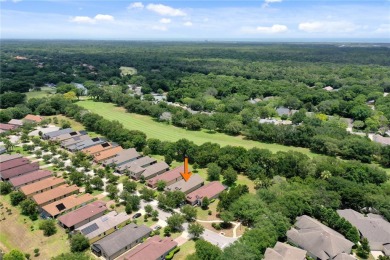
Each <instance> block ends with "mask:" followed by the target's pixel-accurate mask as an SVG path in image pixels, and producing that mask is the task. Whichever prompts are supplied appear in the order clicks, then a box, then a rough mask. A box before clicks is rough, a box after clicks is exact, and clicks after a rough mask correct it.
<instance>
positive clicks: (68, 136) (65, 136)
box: [51, 130, 88, 142]
mask: <svg viewBox="0 0 390 260" xmlns="http://www.w3.org/2000/svg"><path fill="white" fill-rule="evenodd" d="M86 134H88V133H87V131H84V130H81V131H73V132H70V133H66V134H62V135H59V136H56V137H53V138H51V140H54V141H57V142H62V141H65V140H68V139H71V138H73V137H76V136H80V135H86Z"/></svg>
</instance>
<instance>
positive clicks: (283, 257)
mask: <svg viewBox="0 0 390 260" xmlns="http://www.w3.org/2000/svg"><path fill="white" fill-rule="evenodd" d="M305 259H306V251H305V250H302V249H300V248H297V247H294V246H290V245H289V244H286V243H280V242H276V245H275V246H274V247H273V248H267V250H265V254H264V259H263V260H305Z"/></svg>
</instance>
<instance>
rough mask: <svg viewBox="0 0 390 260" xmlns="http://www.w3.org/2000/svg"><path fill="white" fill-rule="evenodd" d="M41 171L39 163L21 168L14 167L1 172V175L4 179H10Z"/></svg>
mask: <svg viewBox="0 0 390 260" xmlns="http://www.w3.org/2000/svg"><path fill="white" fill-rule="evenodd" d="M38 169H39V163H37V162H35V163H28V164H24V165H21V166H19V167H14V168H12V169H8V170H5V171H1V173H0V175H1V177H2V178H3V179H10V178H12V177H16V176H19V175H23V174H25V173H28V172H32V171H36V170H38Z"/></svg>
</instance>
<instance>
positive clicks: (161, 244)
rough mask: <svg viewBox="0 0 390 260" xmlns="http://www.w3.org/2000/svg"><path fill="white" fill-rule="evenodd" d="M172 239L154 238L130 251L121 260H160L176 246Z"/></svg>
mask: <svg viewBox="0 0 390 260" xmlns="http://www.w3.org/2000/svg"><path fill="white" fill-rule="evenodd" d="M177 245H178V244H177V242H175V241H173V239H172V238H169V237H166V238H161V237H160V236H154V237H151V238H149V239H148V240H146V241H145V242H143V243H142V244H140V245H138V246H137V247H136V248H134V249H132V250H130V251H129V252H128V253H127V254H126V255H124V256H123V258H121V259H123V260H141V259H160V258H161V256H163V255H165V254H166V253H168V252H170V251H171V250H172V249H174V248H175V247H176V246H177Z"/></svg>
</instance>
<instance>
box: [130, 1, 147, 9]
mask: <svg viewBox="0 0 390 260" xmlns="http://www.w3.org/2000/svg"><path fill="white" fill-rule="evenodd" d="M143 8H144V4H143V3H142V2H134V3H131V4H130V5H129V6H128V7H127V9H143Z"/></svg>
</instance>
